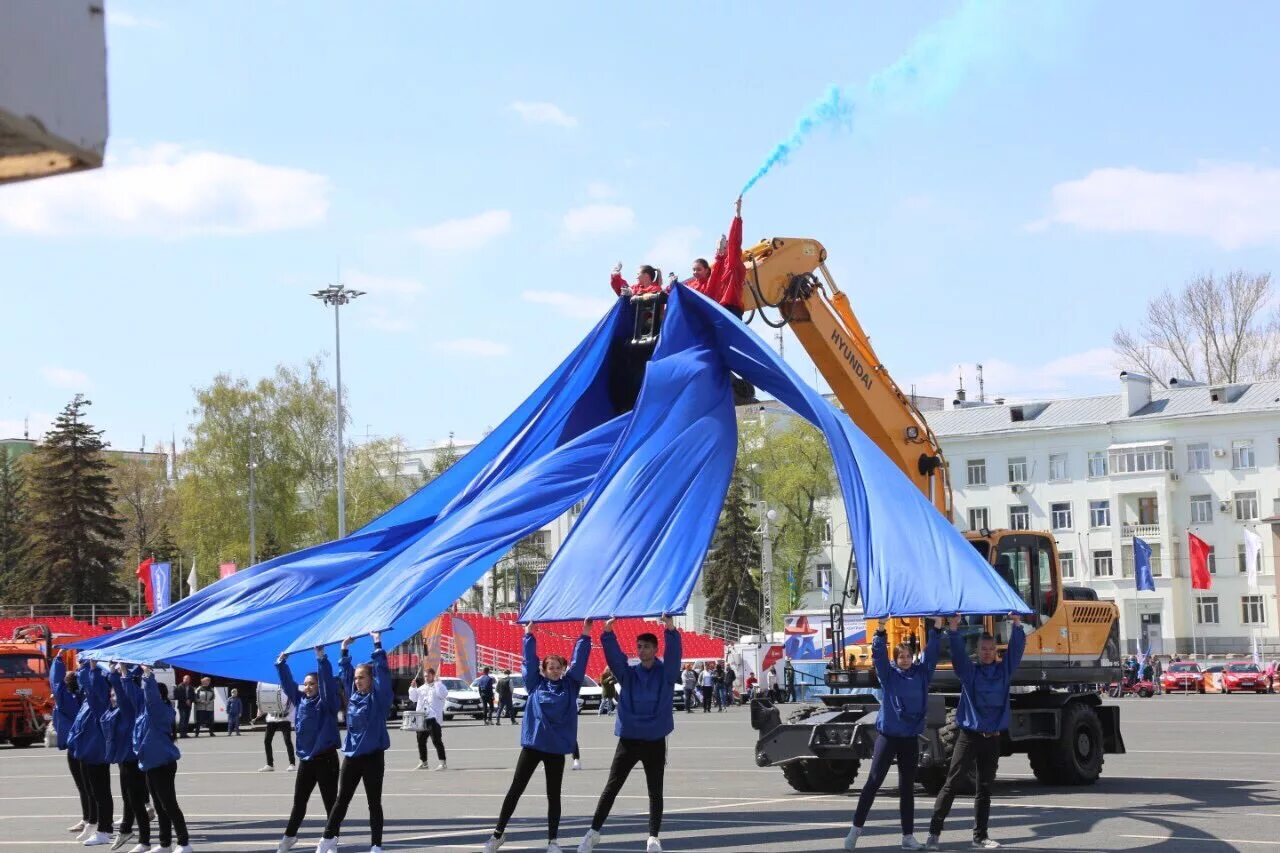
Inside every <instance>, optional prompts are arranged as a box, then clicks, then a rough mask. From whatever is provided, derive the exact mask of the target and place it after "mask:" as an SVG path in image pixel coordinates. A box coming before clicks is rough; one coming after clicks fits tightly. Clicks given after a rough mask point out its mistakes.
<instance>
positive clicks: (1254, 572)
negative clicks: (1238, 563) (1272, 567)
mask: <svg viewBox="0 0 1280 853" xmlns="http://www.w3.org/2000/svg"><path fill="white" fill-rule="evenodd" d="M1261 556H1262V537H1261V536H1259V535H1258V534H1256V533H1254V532H1253V531H1252V530H1250V529H1249V528H1247V527H1246V528H1245V529H1244V570H1245V572H1246V573H1248V575H1249V589H1257V588H1258V558H1259V557H1261Z"/></svg>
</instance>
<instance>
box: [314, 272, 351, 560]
mask: <svg viewBox="0 0 1280 853" xmlns="http://www.w3.org/2000/svg"><path fill="white" fill-rule="evenodd" d="M311 295H312V296H314V297H315V298H316V299H319V300H320V301H321V302H323V303H324V304H325V305H332V306H333V361H334V365H335V367H336V370H337V375H338V388H337V391H338V393H337V403H336V408H337V413H338V538H339V539H341V538H343V537H344V536H346V535H347V494H346V491H347V488H346V487H347V481H346V473H345V472H344V470H343V451H342V328H341V324H340V323H339V321H338V309H340V308H341V307H342V306H343V305H346V304H347V303H348V302H350V301H351V300H353V299H355V298H356V297H357V296H364V291H363V290H351V289H349V288H346V287H343V286H342V285H341V284H331V285H329V286H328V287H326V288H324V289H323V290H317V291H316V292H315V293H313V294H311Z"/></svg>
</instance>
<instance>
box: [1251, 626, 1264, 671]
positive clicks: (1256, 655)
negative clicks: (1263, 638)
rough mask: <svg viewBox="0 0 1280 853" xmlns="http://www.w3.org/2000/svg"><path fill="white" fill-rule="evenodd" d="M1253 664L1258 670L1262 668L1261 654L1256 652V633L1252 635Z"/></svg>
mask: <svg viewBox="0 0 1280 853" xmlns="http://www.w3.org/2000/svg"><path fill="white" fill-rule="evenodd" d="M1253 662H1254V664H1255V665H1256V666H1257V667H1258V668H1259V669H1261V668H1262V653H1261V652H1259V651H1258V634H1257V632H1254V635H1253Z"/></svg>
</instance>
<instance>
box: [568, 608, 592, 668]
mask: <svg viewBox="0 0 1280 853" xmlns="http://www.w3.org/2000/svg"><path fill="white" fill-rule="evenodd" d="M590 658H591V620H590V619H587V620H585V621H584V622H583V623H582V636H581V637H579V638H578V642H576V643H574V644H573V660H572V661H570V662H569V673H568V675H569V677H570V678H572V679H573V680H574V681H576V682H578V683H579V684H581V683H582V679H583V678H585V677H586V675H587V661H588V660H589V659H590Z"/></svg>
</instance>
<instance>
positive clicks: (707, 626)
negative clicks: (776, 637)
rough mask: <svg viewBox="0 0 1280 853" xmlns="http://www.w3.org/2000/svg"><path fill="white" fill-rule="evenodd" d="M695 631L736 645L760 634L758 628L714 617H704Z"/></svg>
mask: <svg viewBox="0 0 1280 853" xmlns="http://www.w3.org/2000/svg"><path fill="white" fill-rule="evenodd" d="M694 630H695V631H697V632H698V633H699V634H706V635H707V636H709V637H716V638H717V639H721V640H724V641H725V642H728V643H736V642H738V641H739V640H741V639H742V638H743V637H745V636H747V635H749V634H759V633H760V629H759V628H758V627H752V626H750V625H742V624H739V623H737V622H730V621H728V620H727V619H716V618H715V617H714V616H705V615H704V616H703V617H702V618H701V619H700V620H697V622H696V623H695V627H694Z"/></svg>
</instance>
